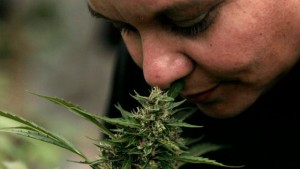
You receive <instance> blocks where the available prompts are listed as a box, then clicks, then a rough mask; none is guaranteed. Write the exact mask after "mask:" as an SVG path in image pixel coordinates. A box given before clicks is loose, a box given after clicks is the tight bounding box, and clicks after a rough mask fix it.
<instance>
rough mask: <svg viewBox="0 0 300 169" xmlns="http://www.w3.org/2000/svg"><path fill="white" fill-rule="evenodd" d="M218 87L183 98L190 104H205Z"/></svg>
mask: <svg viewBox="0 0 300 169" xmlns="http://www.w3.org/2000/svg"><path fill="white" fill-rule="evenodd" d="M219 86H220V84H217V85H215V86H213V87H211V88H209V89H207V90H205V91H203V92H199V93H196V94H191V95H186V96H184V97H185V98H186V99H187V100H188V101H189V102H192V103H197V104H201V103H207V102H209V101H211V100H212V96H213V93H214V92H215V91H216V89H217V88H218V87H219Z"/></svg>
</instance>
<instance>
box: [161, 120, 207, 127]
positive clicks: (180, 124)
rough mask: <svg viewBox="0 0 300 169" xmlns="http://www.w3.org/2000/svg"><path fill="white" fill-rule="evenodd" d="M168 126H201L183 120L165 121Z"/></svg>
mask: <svg viewBox="0 0 300 169" xmlns="http://www.w3.org/2000/svg"><path fill="white" fill-rule="evenodd" d="M167 125H168V126H174V127H187V128H201V127H203V126H197V125H193V124H188V123H185V122H180V121H178V122H169V123H167Z"/></svg>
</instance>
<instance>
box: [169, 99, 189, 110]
mask: <svg viewBox="0 0 300 169" xmlns="http://www.w3.org/2000/svg"><path fill="white" fill-rule="evenodd" d="M185 101H186V100H181V101H178V102H173V103H171V104H170V106H169V107H168V109H169V110H173V109H174V108H176V107H178V106H180V105H182V104H183V103H184V102H185Z"/></svg>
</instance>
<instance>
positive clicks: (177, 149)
mask: <svg viewBox="0 0 300 169" xmlns="http://www.w3.org/2000/svg"><path fill="white" fill-rule="evenodd" d="M157 141H158V142H159V143H161V144H162V146H163V147H165V148H166V149H168V150H170V151H171V152H173V153H175V154H181V153H183V152H184V151H183V150H181V149H180V147H179V146H178V145H177V144H176V143H174V142H172V141H169V140H163V139H160V138H158V139H157Z"/></svg>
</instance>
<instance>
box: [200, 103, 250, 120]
mask: <svg viewBox="0 0 300 169" xmlns="http://www.w3.org/2000/svg"><path fill="white" fill-rule="evenodd" d="M197 107H198V108H199V109H200V110H201V112H203V113H204V114H206V115H207V116H209V117H213V118H218V119H226V118H233V117H235V116H237V115H239V114H241V113H242V112H244V111H245V109H246V108H245V107H243V108H241V107H236V106H231V107H230V106H216V105H215V106H212V105H210V106H209V105H197Z"/></svg>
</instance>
